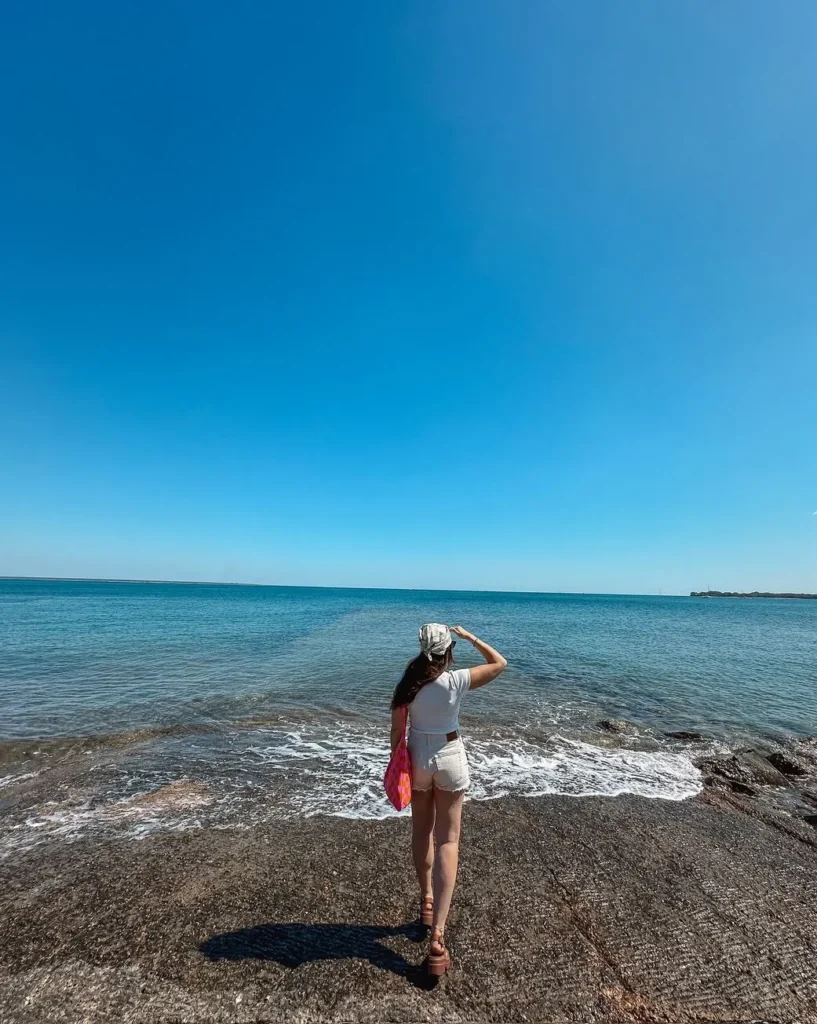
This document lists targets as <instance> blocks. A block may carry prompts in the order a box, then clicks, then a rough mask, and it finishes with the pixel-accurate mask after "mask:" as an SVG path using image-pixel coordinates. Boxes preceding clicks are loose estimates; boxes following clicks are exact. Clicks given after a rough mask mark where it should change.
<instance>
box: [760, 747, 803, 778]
mask: <svg viewBox="0 0 817 1024" xmlns="http://www.w3.org/2000/svg"><path fill="white" fill-rule="evenodd" d="M766 760H767V761H768V762H769V764H770V765H772V766H773V767H774V768H776V769H777V770H778V771H779V772H782V773H783V774H784V775H808V773H809V765H807V764H806V763H805V762H804V761H803V759H802V758H800V757H798V756H797V755H796V754H790V753H789V752H788V751H786V750H775V751H774V752H773V753H771V754H769V755H767V757H766Z"/></svg>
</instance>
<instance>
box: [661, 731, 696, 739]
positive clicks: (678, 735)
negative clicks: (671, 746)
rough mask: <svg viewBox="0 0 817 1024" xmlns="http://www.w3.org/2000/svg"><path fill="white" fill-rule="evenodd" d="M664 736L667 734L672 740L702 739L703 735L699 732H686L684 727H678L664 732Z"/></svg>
mask: <svg viewBox="0 0 817 1024" xmlns="http://www.w3.org/2000/svg"><path fill="white" fill-rule="evenodd" d="M664 735H665V736H669V737H670V738H671V739H674V740H702V739H703V736H702V735H701V734H700V733H699V732H687V731H686V730H685V729H678V730H676V731H675V732H665V733H664Z"/></svg>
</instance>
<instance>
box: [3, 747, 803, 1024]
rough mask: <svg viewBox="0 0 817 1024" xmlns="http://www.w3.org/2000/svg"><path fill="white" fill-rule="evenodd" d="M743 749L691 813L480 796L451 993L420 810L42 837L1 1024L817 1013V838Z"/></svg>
mask: <svg viewBox="0 0 817 1024" xmlns="http://www.w3.org/2000/svg"><path fill="white" fill-rule="evenodd" d="M806 753H808V751H806ZM735 756H736V757H738V765H739V767H737V768H736V767H735V766H734V765H732V764H731V763H728V764H727V760H726V759H725V760H724V764H727V767H726V768H724V767H723V765H721V764H717V765H714V766H713V765H709V767H708V768H707V767H706V766H704V770H705V771H706V777H707V779H708V780H709V784H708V785H707V786H706V787H705V788H704V791H703V793H702V794H701V795H700V796H699V797H696V798H694V799H691V800H687V801H683V802H679V803H674V802H669V801H664V800H646V799H643V798H637V797H632V796H622V797H616V798H581V799H572V798H569V797H552V798H551V797H542V798H536V799H522V798H507V799H503V800H495V801H492V802H487V803H470V804H469V805H468V806H467V808H466V817H465V828H464V837H463V838H464V842H463V850H462V868H461V876H460V884H459V888H458V890H457V894H456V901H455V905H454V908H453V910H452V916H451V919H450V924H449V941H450V946H451V950H452V955H453V959H454V967H453V970H452V971H451V972H450V974H449V975H448V977H446V978H445V979H443V980H442V982H441V983H440V984H438V985H436V986H431V985H430V984H429V980H428V978H427V976H426V975H425V973H424V971H423V970H422V967H421V965H422V960H423V952H424V946H423V943H422V938H423V936H422V933H421V931H420V929H419V926H418V925H417V924H416V923H414V921H413V919H414V917H415V913H416V905H415V892H414V882H413V878H412V871H411V865H410V860H409V852H408V829H409V823H408V821H406V820H405V819H391V820H386V821H380V822H362V821H346V820H343V819H340V818H317V817H316V818H310V819H303V820H300V821H297V822H294V823H293V822H290V823H283V822H282V823H280V824H279V825H267V826H264V827H259V828H256V829H253V830H247V831H241V830H218V829H209V830H202V831H198V832H188V833H185V834H178V835H173V834H157V835H153V836H151V837H149V838H146V839H144V840H141V841H132V840H131V841H126V840H106V841H102V840H98V839H97V840H95V839H90V838H89V839H83V840H80V841H77V842H74V843H70V844H49V845H46V846H43V847H38V848H36V849H34V850H31V851H29V852H27V853H25V854H21V855H20V856H18V857H14V858H9V859H8V860H7V861H5V862H4V863H2V864H0V920H2V922H3V930H2V932H3V942H2V944H1V945H0V1020H2V1021H3V1022H8V1024H39V1022H44V1021H64V1022H79V1021H82V1022H88V1024H97V1022H99V1024H102V1022H105V1024H108V1022H113V1021H122V1022H146V1024H153V1022H156V1024H171V1022H174V1024H175V1022H196V1024H216V1022H235V1024H239V1022H241V1024H244V1022H246V1024H249V1022H262V1021H270V1022H272V1021H276V1022H277V1021H288V1022H306V1021H321V1022H323V1021H325V1022H329V1021H333V1022H334V1021H361V1022H372V1024H374V1022H378V1024H379V1022H382V1021H405V1022H411V1021H441V1020H445V1021H469V1022H470V1021H539V1022H561V1021H565V1022H567V1021H572V1022H573V1021H575V1022H582V1024H586V1022H595V1021H605V1022H633V1021H638V1022H652V1021H662V1022H673V1024H676V1022H677V1024H682V1022H687V1021H688V1022H697V1024H702V1022H706V1021H713V1022H714V1021H721V1022H725V1021H744V1022H746V1021H753V1020H755V1021H759V1020H765V1021H774V1022H778V1024H782V1022H794V1021H798V1022H808V1021H817V967H815V964H817V884H815V878H817V829H815V828H814V827H812V826H811V825H810V824H809V822H808V820H806V818H805V817H804V816H803V815H802V814H799V813H795V812H792V811H790V810H786V809H785V807H783V806H781V805H780V803H779V801H774V800H767V799H764V798H763V795H764V792H769V793H770V792H771V791H772V790H773V789H779V790H780V791H781V792H783V791H786V790H788V789H789V788H790V787H789V786H788V785H787V784H783V785H782V786H779V785H777V783H779V781H780V780H779V779H778V778H777V777H773V776H768V777H767V779H766V780H765V781H761V780H760V778H759V777H758V775H757V772H758V771H760V768H759V767H758V765H757V764H756V763H754V762H752V766H751V767H747V766H746V761H747V758H745V757H744V758H743V759H742V760H741V759H740V757H739V756H738V755H735ZM748 760H749V761H751V760H752V759H751V758H749V759H748ZM764 763H765V764H766V765H767V766H768V768H769V769H770V771H777V772H778V774H779V775H782V777H783V778H785V779H793V778H797V779H799V782H800V783H803V782H804V778H805V777H804V776H793V775H785V774H783V773H781V772H780V769H779V768H776V767H775V766H774V765H772V764H770V763H769V762H768V761H765V762H764ZM801 763H802V764H804V765H806V766H807V767H808V770H809V771H810V770H811V762H810V761H809V760H808V757H806V756H804V757H803V759H802V762H801ZM763 771H765V769H763ZM724 772H725V773H726V774H724ZM730 772H731V774H732V776H734V777H733V778H730V777H729V773H730ZM752 772H754V774H752ZM741 773H742V774H741ZM747 773H748V774H747ZM749 775H752V779H751V781H750V780H749ZM738 776H740V777H738ZM770 779H771V780H772V781H769V780H770ZM741 787H746V789H743V788H741ZM748 790H751V791H752V792H749V791H748Z"/></svg>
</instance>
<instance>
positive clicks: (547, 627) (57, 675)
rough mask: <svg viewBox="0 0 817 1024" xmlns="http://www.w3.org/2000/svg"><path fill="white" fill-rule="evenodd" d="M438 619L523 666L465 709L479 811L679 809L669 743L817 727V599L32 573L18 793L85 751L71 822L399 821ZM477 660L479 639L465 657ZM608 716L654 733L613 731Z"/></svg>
mask: <svg viewBox="0 0 817 1024" xmlns="http://www.w3.org/2000/svg"><path fill="white" fill-rule="evenodd" d="M424 621H442V622H448V623H460V624H462V625H464V626H466V627H467V628H468V629H471V630H473V631H474V632H476V633H478V634H480V635H482V636H484V637H485V638H486V639H487V640H489V641H490V642H491V643H493V644H494V645H495V646H496V647H498V648H499V649H500V650H501V651H502V652H503V653H504V654H505V655H506V656H507V658H508V660H509V663H510V668H509V670H508V671H507V673H506V674H505V675H504V676H502V677H501V678H500V680H499V681H497V682H496V683H494V684H492V685H491V686H489V687H487V688H485V689H483V690H480V691H478V692H475V693H473V694H470V695H468V698H467V700H466V703H465V705H464V709H463V716H462V720H463V726H464V728H465V731H466V735H467V737H468V743H469V744H470V746H469V755H470V756H471V758H472V763H473V764H474V766H475V789H474V796H476V797H477V798H479V797H480V796H482V797H492V796H499V795H502V793H505V792H515V791H518V792H523V793H534V792H537V793H539V792H567V793H572V794H574V795H582V794H584V793H600V792H601V793H611V794H612V793H616V792H641V793H643V794H644V795H649V796H666V797H667V798H670V799H678V798H683V797H684V796H687V795H690V793H691V792H693V791H695V789H696V786H697V783H696V781H695V780H696V772H695V770H694V769H693V768H692V767H691V754H690V752H689V751H688V750H686V748H685V747H684V746H683V745H682V744H678V743H675V742H673V741H670V740H667V738H666V737H665V736H664V735H663V733H664V731H665V730H672V729H688V730H689V729H692V730H698V731H700V732H702V733H704V734H705V736H706V742H707V743H710V744H715V745H718V744H720V745H727V746H729V745H732V746H734V745H736V744H737V743H739V742H745V741H746V740H747V739H749V740H751V739H752V738H756V737H770V736H772V737H774V736H776V737H782V736H785V735H791V734H813V733H814V732H817V688H815V682H817V668H816V667H817V601H774V600H751V601H741V600H729V599H722V600H714V599H709V600H706V599H695V598H681V597H610V596H593V595H587V596H584V595H552V594H491V593H461V592H433V591H428V592H424V591H385V590H340V589H338V590H332V589H311V588H289V587H235V586H217V585H206V586H204V585H184V584H148V583H83V582H47V581H17V580H12V581H0V740H1V741H4V742H3V744H0V745H2V746H3V748H4V749H5V751H6V756H5V760H6V761H7V762H8V763H9V764H10V765H11V767H10V768H9V770H8V773H7V775H6V776H2V771H3V769H0V782H2V781H3V778H4V779H5V781H6V784H7V785H11V786H14V785H16V784H17V783H16V780H17V779H19V778H21V777H22V776H23V775H26V776H31V777H35V776H37V777H39V773H42V772H44V771H45V772H47V771H54V770H55V767H56V766H58V765H63V764H64V763H65V762H66V758H67V757H68V755H69V754H70V755H71V756H72V757H75V756H76V750H77V747H76V743H75V742H74V740H75V738H82V744H81V746H82V749H83V751H84V756H85V757H86V758H87V762H86V763H87V771H86V769H85V768H84V769H83V772H84V774H82V776H81V777H80V776H76V775H72V776H71V779H72V780H73V781H72V783H71V787H73V788H71V787H68V789H65V786H67V785H68V784H67V783H65V785H64V786H63V790H64V791H62V795H61V797H60V799H58V800H57V801H56V807H57V810H56V811H55V812H54V813H55V814H56V815H57V818H58V819H59V815H60V813H62V812H61V811H60V810H59V809H60V808H61V807H62V806H63V804H62V803H60V800H62V801H63V803H65V801H66V800H67V801H68V803H69V805H71V801H72V800H73V801H74V804H76V801H77V799H78V797H77V792H80V791H81V793H82V800H80V804H79V805H77V806H80V807H81V808H82V809H83V810H82V813H83V814H86V813H87V814H88V815H90V819H93V820H97V818H99V814H98V813H97V812H98V810H99V808H100V807H103V808H104V807H109V806H110V805H111V801H114V802H116V801H118V803H117V806H119V805H120V804H122V801H127V800H130V799H132V798H133V797H134V795H138V794H140V793H145V792H151V791H153V790H155V789H157V788H162V787H171V788H170V790H169V791H170V792H181V789H179V788H178V787H180V786H187V787H188V790H190V787H192V790H190V791H191V792H195V793H196V794H197V796H196V797H195V799H193V798H192V797H190V799H193V806H195V807H199V810H197V811H196V814H195V815H194V820H196V821H200V819H201V815H202V814H205V811H206V809H207V808H209V809H210V810H209V811H207V812H206V813H210V814H212V813H215V811H214V810H213V809H214V808H215V807H218V808H221V811H222V812H224V813H226V808H229V809H231V810H232V811H233V812H234V811H235V809H236V807H241V808H242V814H244V815H246V817H247V820H249V819H250V818H251V817H252V814H253V813H256V811H257V809H258V799H259V798H260V794H263V801H262V802H263V803H264V806H265V807H267V808H268V809H269V808H273V809H274V808H276V807H277V808H278V809H279V810H280V812H281V813H284V811H285V810H286V809H287V808H288V809H289V811H293V810H294V811H297V812H298V813H322V812H326V811H329V810H331V811H332V812H334V813H337V812H338V811H340V813H348V814H350V815H352V816H355V815H357V816H378V815H380V814H383V813H386V809H385V806H384V803H383V801H382V795H381V793H380V788H379V778H380V775H381V774H382V768H383V759H384V757H385V746H384V745H385V742H386V740H385V734H386V727H387V714H388V712H387V706H388V701H389V697H390V694H391V690H392V688H393V686H394V684H395V682H396V680H397V678H398V677H399V675H400V672H401V670H402V667H403V665H404V663H405V662H406V661H407V660H408V658H409V657H411V656H413V654H414V653H415V651H416V649H417V648H416V633H417V628H418V626H419V624H420V623H422V622H424ZM473 653H474V652H473V651H472V649H471V648H470V647H469V645H467V644H465V643H463V642H460V644H459V645H458V647H457V651H456V654H457V659H458V661H459V663H460V664H470V663H473V661H474V657H473ZM604 717H618V718H625V719H627V720H629V721H630V722H632V723H635V725H636V726H637V727H638V731H637V733H636V734H635V738H631V737H630V738H618V739H611V738H610V737H609V736H605V735H604V734H603V732H601V731H600V730H599V729H598V727H597V723H598V721H599V719H601V718H604ZM68 738H71V739H70V742H69V739H68ZM20 740H25V741H26V743H25V744H23V745H22V746H21V745H20V743H19V742H17V741H20ZM20 750H23V753H22V754H20V753H19V751H20ZM696 752H697V751H696ZM72 763H73V762H72ZM92 769H93V775H91V774H90V773H91V770H92ZM61 770H62V769H61ZM56 777H57V776H56V774H55V775H54V778H56ZM174 786H175V787H176V789H173V787H174ZM69 790H70V791H69ZM188 796H189V793H188ZM197 800H198V801H199V803H198V804H197V803H196V801H197ZM106 801H107V802H106ZM254 801H255V802H254ZM71 806H74V805H71ZM129 806H130V805H129ZM253 808H255V810H253ZM105 813H107V812H105ZM270 813H272V812H270ZM94 815H96V818H95V817H94ZM103 817H104V815H103ZM188 818H189V815H188ZM90 819H89V820H90ZM17 824H19V822H18V823H17ZM35 825H36V822H35ZM38 827H41V831H42V827H44V826H43V823H42V822H41V823H40V826H38ZM72 827H73V826H72ZM60 828H62V825H60ZM69 831H70V830H69ZM47 832H48V828H45V832H42V834H46V833H47Z"/></svg>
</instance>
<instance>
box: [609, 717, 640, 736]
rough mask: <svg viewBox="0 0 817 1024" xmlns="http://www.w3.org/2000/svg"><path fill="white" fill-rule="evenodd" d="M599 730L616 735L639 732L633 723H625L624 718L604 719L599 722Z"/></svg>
mask: <svg viewBox="0 0 817 1024" xmlns="http://www.w3.org/2000/svg"><path fill="white" fill-rule="evenodd" d="M599 729H603V730H604V731H605V732H614V733H634V732H638V730H637V729H636V727H635V726H634V725H633V723H632V722H625V721H624V719H623V718H602V720H601V721H600V722H599Z"/></svg>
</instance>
